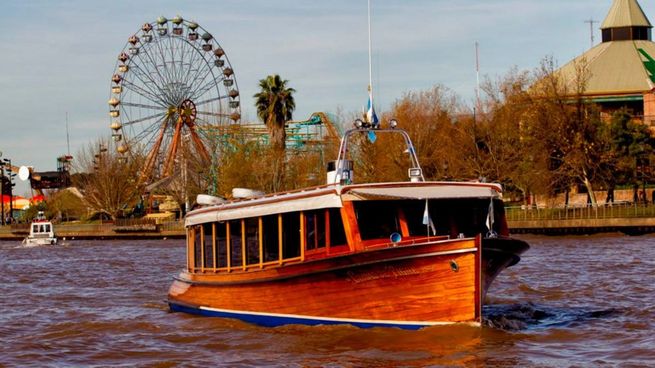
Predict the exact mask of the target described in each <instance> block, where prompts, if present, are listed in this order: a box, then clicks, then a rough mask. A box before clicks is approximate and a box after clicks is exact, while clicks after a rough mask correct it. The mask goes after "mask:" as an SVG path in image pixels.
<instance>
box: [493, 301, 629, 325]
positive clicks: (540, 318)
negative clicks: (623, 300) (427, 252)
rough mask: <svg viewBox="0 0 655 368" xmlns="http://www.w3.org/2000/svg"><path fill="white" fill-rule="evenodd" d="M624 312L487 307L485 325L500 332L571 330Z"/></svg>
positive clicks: (528, 305)
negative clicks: (580, 324) (559, 328)
mask: <svg viewBox="0 0 655 368" xmlns="http://www.w3.org/2000/svg"><path fill="white" fill-rule="evenodd" d="M622 313H623V312H622V311H620V310H618V309H615V308H611V309H605V310H598V309H592V308H584V307H580V308H575V307H568V308H567V307H554V306H548V305H540V304H535V303H531V302H527V303H519V304H492V305H485V306H484V307H483V310H482V314H483V325H484V326H487V327H492V328H497V329H501V330H509V331H518V330H532V329H542V328H551V327H571V326H574V325H576V324H579V323H585V322H588V321H591V320H596V319H604V318H611V317H614V316H617V315H620V314H622Z"/></svg>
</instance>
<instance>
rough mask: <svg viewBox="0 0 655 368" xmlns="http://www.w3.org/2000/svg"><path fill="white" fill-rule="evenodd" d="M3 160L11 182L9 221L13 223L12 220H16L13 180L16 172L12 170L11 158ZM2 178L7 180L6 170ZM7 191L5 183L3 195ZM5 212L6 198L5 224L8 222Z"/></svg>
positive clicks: (3, 210) (3, 212)
mask: <svg viewBox="0 0 655 368" xmlns="http://www.w3.org/2000/svg"><path fill="white" fill-rule="evenodd" d="M2 162H4V165H3V169H6V170H7V172H8V173H9V174H8V175H7V176H8V180H7V182H8V184H9V185H8V187H9V218H10V220H9V222H10V223H11V222H14V221H13V220H14V195H13V186H14V184H13V180H12V179H13V175H14V174H13V172H12V166H11V160H10V159H6V158H4V159H2ZM2 180H3V181H4V180H5V174H4V170H3V172H2ZM3 184H4V183H3ZM5 191H6V189H5V188H4V185H3V188H2V194H3V195H4V192H5ZM4 214H5V209H4V200H3V202H2V217H3V218H2V221H3V224H6V221H5V219H4Z"/></svg>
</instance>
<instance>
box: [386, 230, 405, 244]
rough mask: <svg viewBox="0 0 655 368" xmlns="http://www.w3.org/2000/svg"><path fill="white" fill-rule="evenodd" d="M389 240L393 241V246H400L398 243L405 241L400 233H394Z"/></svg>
mask: <svg viewBox="0 0 655 368" xmlns="http://www.w3.org/2000/svg"><path fill="white" fill-rule="evenodd" d="M389 240H391V242H392V243H393V245H394V246H396V245H398V243H400V241H401V240H403V237H402V235H400V234H398V233H393V234H391V236H390V237H389Z"/></svg>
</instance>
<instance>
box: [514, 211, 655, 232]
mask: <svg viewBox="0 0 655 368" xmlns="http://www.w3.org/2000/svg"><path fill="white" fill-rule="evenodd" d="M506 213H507V222H508V225H509V228H510V231H511V232H512V233H515V234H525V233H532V234H548V235H565V234H596V233H610V232H621V233H624V234H629V235H639V234H647V233H655V205H652V204H629V203H626V204H619V205H617V204H613V205H602V206H595V207H593V206H569V207H560V208H540V207H537V208H522V207H508V208H507V209H506Z"/></svg>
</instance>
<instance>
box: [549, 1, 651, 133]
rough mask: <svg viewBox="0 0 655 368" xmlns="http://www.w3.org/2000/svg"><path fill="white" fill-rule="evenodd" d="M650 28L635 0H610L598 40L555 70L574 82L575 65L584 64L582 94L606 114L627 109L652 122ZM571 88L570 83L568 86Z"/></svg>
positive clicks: (647, 121) (648, 122)
mask: <svg viewBox="0 0 655 368" xmlns="http://www.w3.org/2000/svg"><path fill="white" fill-rule="evenodd" d="M652 28H653V26H652V25H651V23H650V21H649V20H648V17H646V14H644V11H643V10H642V8H641V6H640V5H639V3H638V2H637V0H613V2H612V6H611V8H610V10H609V13H608V14H607V17H605V20H604V21H603V23H602V25H601V28H600V29H601V32H602V42H601V43H600V44H598V45H596V46H594V47H593V48H591V49H590V50H588V51H587V52H585V53H584V54H582V55H580V56H578V57H577V58H575V59H574V60H572V61H571V62H569V63H568V64H566V65H564V66H563V67H562V68H561V69H559V70H558V73H560V75H561V76H562V77H563V78H564V80H565V81H571V82H570V83H571V84H572V83H574V82H573V81H574V80H575V79H576V78H575V73H576V69H577V68H576V66H577V65H580V63H584V64H586V68H587V71H588V79H587V81H586V82H587V83H586V89H585V92H584V94H583V95H584V97H585V98H588V99H591V100H592V101H593V102H595V103H597V104H599V105H600V106H601V108H602V111H603V112H604V113H605V114H607V115H609V114H611V113H612V112H613V111H615V110H618V109H620V108H624V107H625V108H627V109H628V110H629V112H631V113H632V114H633V115H634V116H635V117H640V118H643V121H644V122H645V123H647V124H649V125H653V124H655V43H654V42H652ZM571 87H573V86H571Z"/></svg>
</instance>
